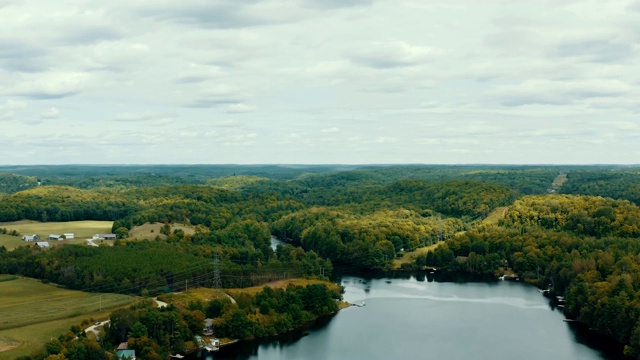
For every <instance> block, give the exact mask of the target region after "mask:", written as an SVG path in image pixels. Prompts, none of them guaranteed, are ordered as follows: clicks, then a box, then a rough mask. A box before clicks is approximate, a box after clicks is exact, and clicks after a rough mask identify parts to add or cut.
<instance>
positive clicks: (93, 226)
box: [0, 220, 113, 240]
mask: <svg viewBox="0 0 640 360" xmlns="http://www.w3.org/2000/svg"><path fill="white" fill-rule="evenodd" d="M112 226H113V221H93V220H85V221H69V222H46V223H43V222H37V221H29V220H22V221H13V222H4V223H0V228H7V229H9V230H16V231H17V232H19V233H20V234H22V235H32V234H38V235H40V236H41V237H42V239H43V240H46V239H47V236H49V234H58V235H62V234H64V233H74V234H75V238H76V239H77V238H90V237H91V236H93V235H94V234H103V233H111V227H112Z"/></svg>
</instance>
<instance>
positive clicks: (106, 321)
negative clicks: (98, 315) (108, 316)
mask: <svg viewBox="0 0 640 360" xmlns="http://www.w3.org/2000/svg"><path fill="white" fill-rule="evenodd" d="M109 321H110V320H105V321H103V322H101V323H100V325H96V324H93V325H91V326H89V327H88V328H86V329H84V333H85V334H86V333H88V332H89V331H91V332H92V333H94V334H96V336H98V334H99V333H100V330H99V329H98V328H99V327H101V326H102V325H104V324H106V323H108V322H109Z"/></svg>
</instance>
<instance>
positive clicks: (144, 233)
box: [128, 223, 196, 240]
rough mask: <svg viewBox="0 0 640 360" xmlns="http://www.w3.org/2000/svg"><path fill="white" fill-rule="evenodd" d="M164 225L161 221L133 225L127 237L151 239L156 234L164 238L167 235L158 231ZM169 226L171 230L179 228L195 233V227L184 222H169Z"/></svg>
mask: <svg viewBox="0 0 640 360" xmlns="http://www.w3.org/2000/svg"><path fill="white" fill-rule="evenodd" d="M162 226H164V224H163V223H153V224H151V223H146V224H143V225H140V226H135V227H133V228H132V229H131V230H129V237H128V239H130V240H131V239H137V240H153V239H155V238H156V236H159V237H160V239H163V240H164V239H166V238H167V236H166V235H164V234H161V233H160V229H161V228H162ZM169 226H170V227H171V232H172V233H173V230H176V229H180V230H182V231H184V233H185V234H189V235H193V234H195V232H196V231H195V229H194V228H193V227H192V226H190V225H185V224H173V223H172V224H169Z"/></svg>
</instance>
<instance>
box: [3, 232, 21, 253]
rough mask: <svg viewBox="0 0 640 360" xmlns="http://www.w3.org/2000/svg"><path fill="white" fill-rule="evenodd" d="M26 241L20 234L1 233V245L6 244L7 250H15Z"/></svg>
mask: <svg viewBox="0 0 640 360" xmlns="http://www.w3.org/2000/svg"><path fill="white" fill-rule="evenodd" d="M24 244H25V242H24V241H22V239H21V238H20V237H19V236H11V235H5V234H0V246H4V247H6V248H7V250H13V249H15V248H17V247H18V246H20V245H24Z"/></svg>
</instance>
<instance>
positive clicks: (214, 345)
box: [204, 339, 220, 352]
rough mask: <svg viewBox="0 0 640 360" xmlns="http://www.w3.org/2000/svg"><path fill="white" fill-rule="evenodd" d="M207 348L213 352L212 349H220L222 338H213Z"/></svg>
mask: <svg viewBox="0 0 640 360" xmlns="http://www.w3.org/2000/svg"><path fill="white" fill-rule="evenodd" d="M204 348H205V350H207V351H209V352H212V351H218V350H220V340H218V339H211V340H209V345H205V347H204Z"/></svg>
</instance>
